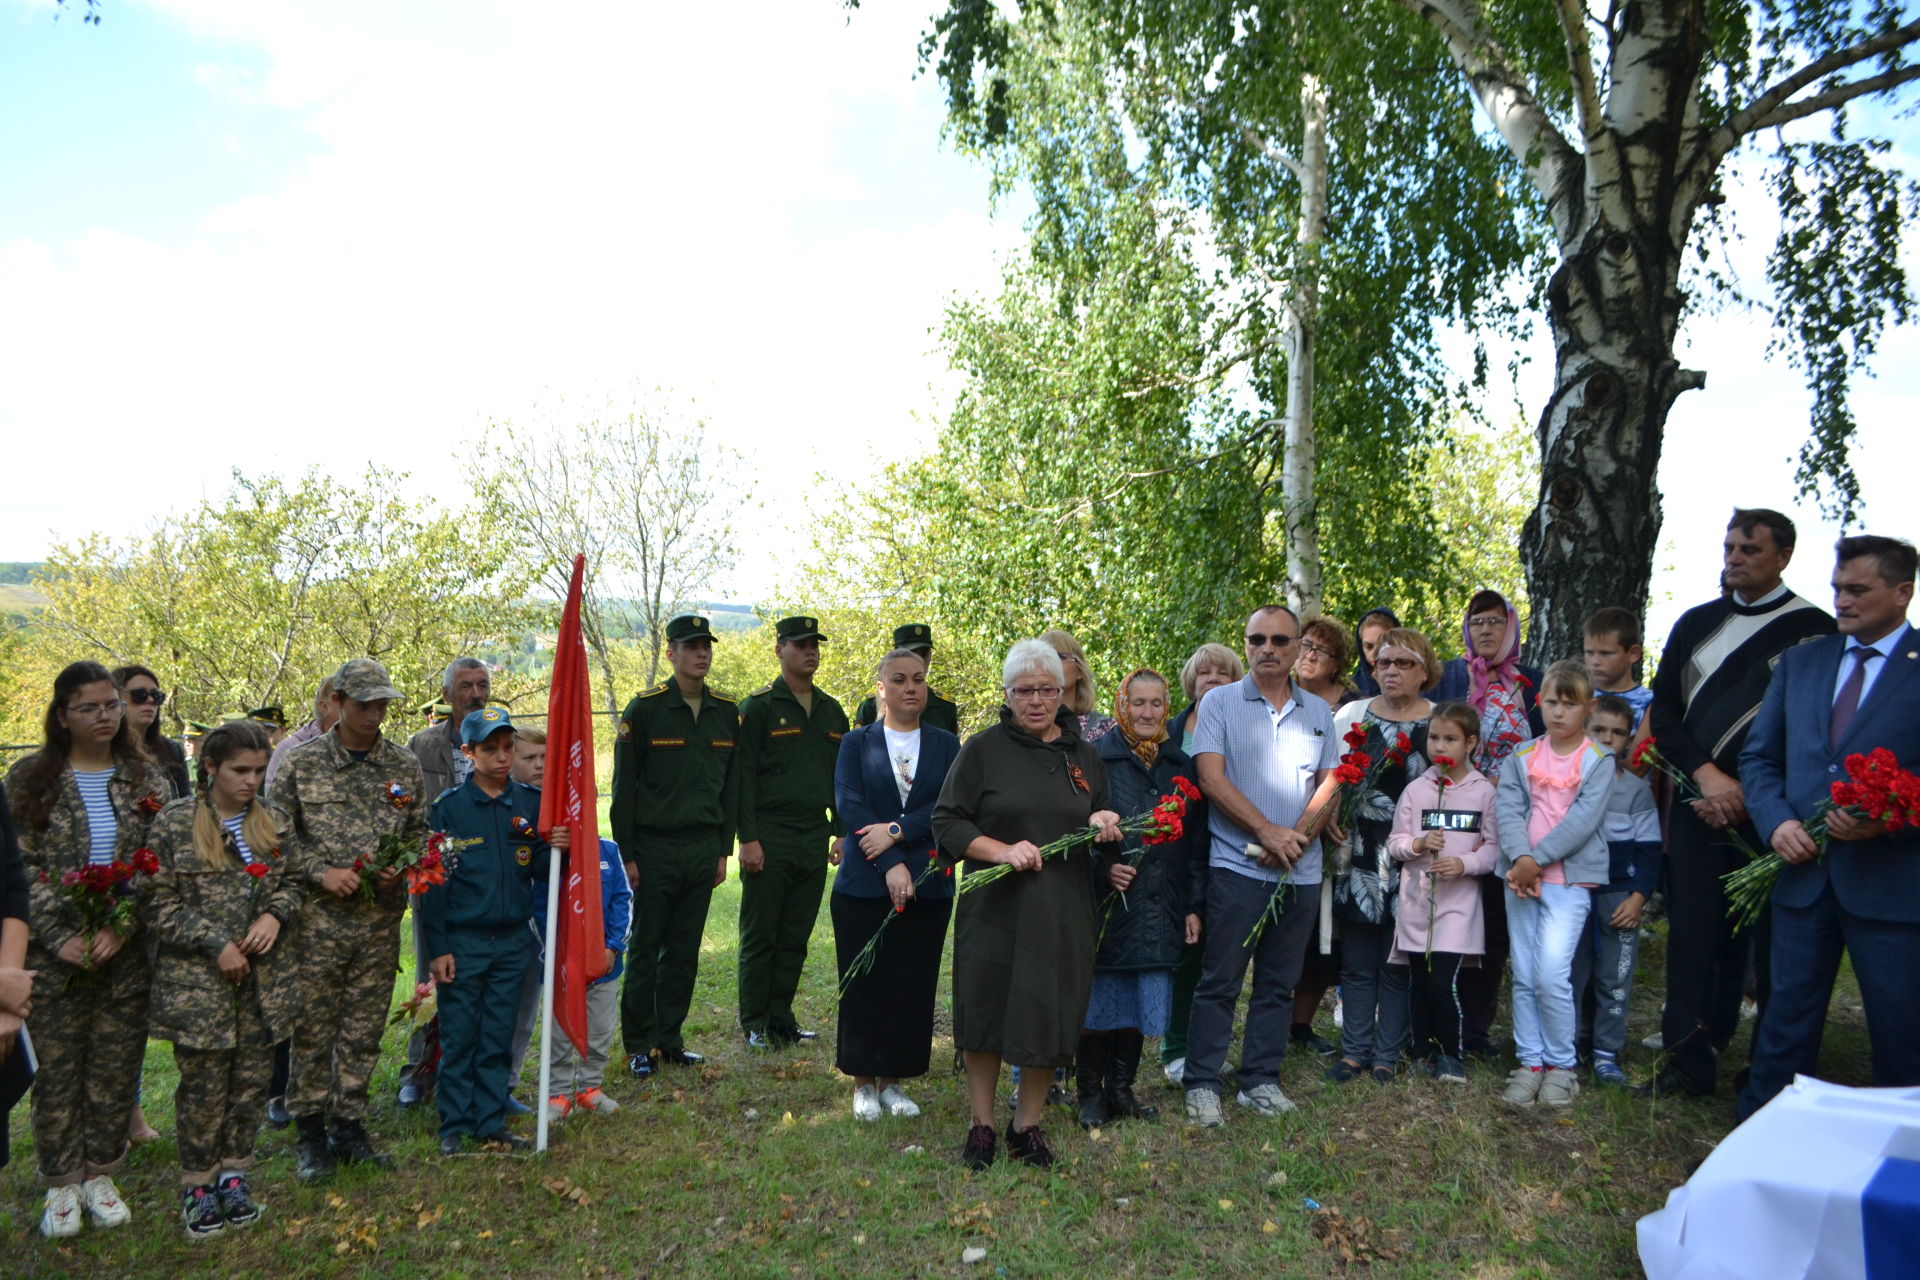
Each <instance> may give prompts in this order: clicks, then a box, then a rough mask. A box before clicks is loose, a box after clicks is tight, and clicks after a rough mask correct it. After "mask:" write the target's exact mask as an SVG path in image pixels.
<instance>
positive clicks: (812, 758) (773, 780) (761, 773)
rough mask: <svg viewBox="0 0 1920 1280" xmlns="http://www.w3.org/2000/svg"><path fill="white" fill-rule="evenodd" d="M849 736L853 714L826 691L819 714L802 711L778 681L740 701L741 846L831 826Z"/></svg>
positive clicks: (817, 703) (817, 702)
mask: <svg viewBox="0 0 1920 1280" xmlns="http://www.w3.org/2000/svg"><path fill="white" fill-rule="evenodd" d="M846 735H847V713H846V712H845V711H842V710H841V709H840V704H839V703H838V702H836V701H834V699H833V698H832V697H831V696H830V695H828V694H827V693H825V692H823V691H821V690H820V689H818V688H816V689H814V691H813V713H812V714H811V715H809V714H808V713H807V711H806V709H805V708H803V707H802V706H801V705H800V699H798V698H796V697H795V696H794V694H793V690H791V689H789V688H788V687H787V682H786V681H785V680H781V679H776V680H774V681H773V683H771V684H768V685H764V686H762V687H761V688H758V689H755V690H754V691H753V692H752V693H750V694H748V695H747V697H746V698H745V699H743V700H742V701H741V703H740V762H739V765H738V768H739V770H740V789H739V796H740V816H739V820H738V823H737V828H738V830H739V832H740V841H741V843H742V844H744V843H746V842H747V841H749V840H758V839H760V838H761V828H762V827H768V828H771V829H772V830H773V831H774V833H775V834H776V835H777V834H782V833H798V832H805V831H811V830H813V829H815V828H817V827H819V826H820V825H821V823H823V822H831V824H832V827H833V833H834V834H835V835H839V834H840V820H839V815H838V814H837V813H833V812H832V810H833V769H834V765H835V764H836V763H838V761H839V759H840V740H841V739H842V738H844V737H846Z"/></svg>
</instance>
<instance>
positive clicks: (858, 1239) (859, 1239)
mask: <svg viewBox="0 0 1920 1280" xmlns="http://www.w3.org/2000/svg"><path fill="white" fill-rule="evenodd" d="M853 1242H854V1243H855V1244H857V1245H859V1244H865V1243H866V1242H867V1238H866V1236H864V1235H857V1236H855V1237H854V1238H853Z"/></svg>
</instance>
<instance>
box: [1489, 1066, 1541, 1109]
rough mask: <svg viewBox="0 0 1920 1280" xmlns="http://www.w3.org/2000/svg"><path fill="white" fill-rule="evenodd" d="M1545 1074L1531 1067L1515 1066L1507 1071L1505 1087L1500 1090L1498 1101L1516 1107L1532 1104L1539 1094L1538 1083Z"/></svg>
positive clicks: (1539, 1083)
mask: <svg viewBox="0 0 1920 1280" xmlns="http://www.w3.org/2000/svg"><path fill="white" fill-rule="evenodd" d="M1546 1074H1547V1073H1546V1072H1544V1071H1535V1070H1534V1069H1533V1068H1532V1067H1515V1068H1514V1069H1513V1070H1511V1071H1509V1072H1507V1087H1506V1088H1505V1089H1502V1090H1501V1091H1500V1101H1502V1102H1508V1103H1512V1104H1513V1105H1514V1106H1516V1107H1530V1106H1532V1105H1533V1103H1534V1099H1536V1098H1538V1097H1539V1096H1540V1085H1541V1082H1542V1080H1543V1078H1544V1077H1545V1076H1546Z"/></svg>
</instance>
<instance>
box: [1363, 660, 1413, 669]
mask: <svg viewBox="0 0 1920 1280" xmlns="http://www.w3.org/2000/svg"><path fill="white" fill-rule="evenodd" d="M1373 665H1374V666H1375V667H1380V668H1384V669H1385V670H1388V671H1411V670H1413V669H1414V668H1415V667H1417V666H1419V665H1420V660H1419V659H1418V658H1375V659H1374V660H1373Z"/></svg>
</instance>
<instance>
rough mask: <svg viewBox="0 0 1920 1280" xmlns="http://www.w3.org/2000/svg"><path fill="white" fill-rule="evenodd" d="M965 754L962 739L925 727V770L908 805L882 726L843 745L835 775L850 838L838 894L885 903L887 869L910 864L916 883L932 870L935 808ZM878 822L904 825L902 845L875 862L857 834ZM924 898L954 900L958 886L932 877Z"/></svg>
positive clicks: (843, 849)
mask: <svg viewBox="0 0 1920 1280" xmlns="http://www.w3.org/2000/svg"><path fill="white" fill-rule="evenodd" d="M959 754H960V739H959V738H957V737H955V736H954V735H953V734H951V733H948V732H947V731H946V730H945V729H936V728H935V727H934V726H932V725H930V724H924V723H923V724H922V725H921V726H920V765H919V770H918V772H916V773H915V774H914V775H913V786H912V788H911V789H909V790H908V792H907V802H906V803H905V804H904V805H903V804H901V803H900V788H899V786H898V785H897V784H896V783H895V782H894V780H893V779H894V775H893V761H892V760H891V759H889V758H888V756H887V735H886V731H885V729H884V727H883V726H882V725H881V724H880V723H877V722H876V723H874V724H867V725H861V726H860V727H859V728H858V729H854V730H852V731H851V732H849V733H848V734H847V736H846V737H845V738H843V739H841V741H840V758H839V761H838V763H837V764H835V766H834V770H833V796H834V804H835V806H836V807H837V808H838V809H839V812H840V819H841V821H843V822H844V823H846V827H847V835H846V837H845V838H844V839H843V840H842V841H841V845H840V871H839V874H837V875H835V876H834V878H833V891H834V892H835V893H844V894H849V895H851V896H853V897H856V898H884V897H886V896H887V881H886V875H887V868H889V867H892V866H896V865H898V864H901V863H904V864H906V867H907V869H908V870H909V871H911V872H912V873H913V874H914V876H915V877H916V878H917V877H918V876H919V875H920V873H921V871H923V870H925V869H926V865H927V859H928V858H929V857H931V856H932V855H933V853H934V851H935V848H936V846H935V844H934V839H933V806H934V804H935V803H936V802H937V801H938V800H939V799H940V788H941V787H942V786H943V785H944V784H945V783H946V780H947V770H948V769H951V768H952V767H953V761H954V758H955V757H956V756H958V755H959ZM876 822H878V823H880V824H882V825H883V826H884V825H885V824H886V823H889V822H897V823H899V824H900V843H898V844H896V845H894V846H893V848H891V849H889V850H887V851H886V852H885V853H883V854H881V855H880V856H879V857H877V858H875V859H874V860H873V861H871V862H869V861H867V857H866V855H865V854H863V853H861V852H860V840H859V838H858V837H857V836H855V835H854V834H853V833H854V832H856V831H858V830H860V829H861V828H862V827H866V826H870V825H872V824H873V823H876ZM918 892H919V893H920V894H921V895H922V896H923V897H928V898H945V897H950V896H952V894H953V881H952V880H950V879H948V878H947V877H946V876H943V875H933V876H929V877H928V878H927V880H926V881H925V883H923V884H922V885H921V886H920V888H919V890H918Z"/></svg>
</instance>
